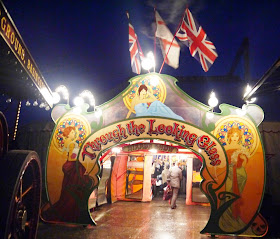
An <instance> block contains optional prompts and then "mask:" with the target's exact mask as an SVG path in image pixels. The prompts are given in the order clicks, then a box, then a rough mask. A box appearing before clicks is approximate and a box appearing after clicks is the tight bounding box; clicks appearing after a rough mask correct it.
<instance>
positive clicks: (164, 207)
mask: <svg viewBox="0 0 280 239" xmlns="http://www.w3.org/2000/svg"><path fill="white" fill-rule="evenodd" d="M209 215H210V207H209V206H187V205H185V198H183V197H179V198H178V200H177V208H176V209H173V210H172V209H171V208H170V206H169V204H168V201H163V200H162V198H156V199H154V200H153V201H152V202H147V203H143V202H124V201H119V202H116V203H114V204H107V205H102V206H101V207H99V208H98V209H97V210H95V211H94V212H93V213H92V217H93V218H94V219H95V221H96V223H97V226H88V227H83V226H69V225H57V224H56V225H52V224H43V223H40V225H39V228H38V235H37V239H54V238H59V239H66V238H73V239H78V238H83V239H93V238H100V239H104V238H113V239H115V238H116V239H118V238H133V239H134V238H135V239H136V238H151V239H153V238H154V239H159V238H160V239H181V238H182V239H183V238H187V239H195V238H210V236H207V235H202V234H200V231H201V230H202V229H203V228H204V227H205V225H206V223H207V222H208V219H209ZM219 238H234V237H227V236H221V237H219ZM238 238H241V237H238Z"/></svg>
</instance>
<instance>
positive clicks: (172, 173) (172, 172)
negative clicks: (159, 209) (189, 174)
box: [168, 163, 183, 209]
mask: <svg viewBox="0 0 280 239" xmlns="http://www.w3.org/2000/svg"><path fill="white" fill-rule="evenodd" d="M182 177H183V176H182V170H181V169H180V164H178V165H175V163H173V167H172V168H171V169H169V173H168V178H169V179H170V185H171V187H172V192H173V194H172V198H171V209H175V208H176V200H177V197H178V192H179V188H180V182H181V180H182Z"/></svg>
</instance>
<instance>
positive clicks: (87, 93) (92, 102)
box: [79, 90, 95, 106]
mask: <svg viewBox="0 0 280 239" xmlns="http://www.w3.org/2000/svg"><path fill="white" fill-rule="evenodd" d="M79 96H80V97H83V98H88V99H89V104H90V105H91V106H95V99H94V96H93V94H92V93H91V92H90V91H89V90H84V91H83V92H82V93H81V94H80V95H79Z"/></svg>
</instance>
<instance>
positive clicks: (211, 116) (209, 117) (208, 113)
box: [206, 111, 214, 119]
mask: <svg viewBox="0 0 280 239" xmlns="http://www.w3.org/2000/svg"><path fill="white" fill-rule="evenodd" d="M206 117H207V119H213V117H214V113H213V112H210V111H209V112H207V113H206Z"/></svg>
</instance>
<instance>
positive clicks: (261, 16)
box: [3, 0, 280, 115]
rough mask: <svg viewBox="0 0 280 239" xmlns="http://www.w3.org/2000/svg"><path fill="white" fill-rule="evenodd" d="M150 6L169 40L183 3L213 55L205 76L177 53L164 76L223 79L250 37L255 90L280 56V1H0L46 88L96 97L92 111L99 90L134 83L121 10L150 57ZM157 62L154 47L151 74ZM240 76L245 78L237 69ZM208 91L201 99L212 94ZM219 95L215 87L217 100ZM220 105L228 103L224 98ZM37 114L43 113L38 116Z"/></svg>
mask: <svg viewBox="0 0 280 239" xmlns="http://www.w3.org/2000/svg"><path fill="white" fill-rule="evenodd" d="M154 2H156V5H157V9H158V11H159V13H160V15H161V16H162V18H163V19H164V20H165V22H166V24H167V25H168V27H169V29H170V30H171V32H172V33H174V32H175V30H176V28H177V25H178V23H179V21H180V18H181V16H182V14H183V12H184V9H185V6H186V4H187V3H188V6H189V9H190V11H191V12H192V13H193V15H194V17H195V18H196V20H197V21H198V22H199V23H200V24H201V25H202V27H203V28H204V30H205V31H206V33H207V34H208V36H209V38H210V39H211V41H212V42H213V43H214V44H215V46H216V49H217V52H218V55H219V56H218V58H217V60H216V62H215V63H214V64H213V66H212V67H211V68H210V70H209V71H208V72H207V73H205V72H204V71H203V70H202V68H201V65H200V64H199V63H198V62H197V61H196V60H195V59H194V58H192V57H191V55H190V53H189V50H188V49H187V48H186V47H184V48H181V55H180V66H179V68H178V69H177V70H174V69H172V68H170V67H169V66H167V65H165V66H164V68H163V71H162V73H164V74H169V75H172V76H175V77H176V76H191V75H201V76H212V75H224V74H227V73H228V71H229V70H230V67H231V64H232V62H233V60H234V57H235V54H236V52H237V50H238V48H239V46H240V45H241V43H242V41H243V39H244V38H245V37H248V38H249V42H250V48H249V50H250V69H251V75H252V79H253V80H252V82H251V84H252V85H253V84H254V83H255V82H256V81H257V79H259V78H260V77H261V76H262V75H263V74H264V73H265V71H266V70H268V68H269V67H270V66H271V65H272V64H273V63H274V62H275V61H276V60H277V59H278V58H279V56H280V46H279V36H280V30H279V29H280V20H279V9H280V1H272V0H271V1H252V0H248V1H241V0H240V1H225V0H216V1H207V0H200V1H194V0H193V1H178V0H176V1H167V0H164V1H142V0H137V1H136V0H127V1H125V0H118V1H87V0H84V1H71V0H59V1H53V0H51V1H50V0H40V1H38V0H28V1H21V0H12V1H10V0H3V3H4V5H5V6H6V8H7V10H8V12H9V13H10V15H11V17H12V19H13V20H14V22H15V24H16V26H17V28H18V30H19V32H20V33H21V35H22V38H23V40H24V41H25V44H26V45H27V47H28V49H29V51H30V52H31V54H32V56H33V58H34V59H35V61H36V63H37V65H38V67H39V69H40V70H41V73H42V74H43V76H44V78H45V80H46V81H47V83H48V84H49V86H50V88H51V89H52V90H54V89H55V88H56V87H57V86H58V85H60V84H64V85H66V86H67V87H68V88H70V93H71V96H72V98H74V96H76V95H78V94H79V93H80V92H81V91H82V90H84V89H89V90H91V91H92V92H93V93H94V94H95V95H96V101H97V104H101V103H103V102H102V101H101V100H100V97H99V95H100V94H102V93H103V92H104V91H106V90H110V89H111V88H113V87H116V86H117V85H118V84H119V83H121V82H123V81H125V80H128V79H129V78H131V77H133V76H135V74H134V73H132V71H131V67H130V55H129V51H128V20H127V17H126V14H125V11H126V10H128V11H129V12H130V17H131V23H132V25H133V26H134V28H135V31H136V33H137V35H138V37H139V41H140V44H141V47H142V50H143V52H144V53H147V52H148V51H150V50H153V44H154V41H153V27H154V25H153V21H154V15H153V7H152V6H153V5H154ZM174 2H175V3H174ZM162 61H163V58H162V55H161V52H160V48H157V71H158V69H159V68H160V65H161V64H162ZM238 73H240V76H241V77H243V74H242V73H243V69H242V68H241V67H240V68H239V69H238ZM244 84H245V83H244ZM211 87H212V88H209V92H202V94H208V93H210V91H211V90H212V89H213V88H214V89H215V86H211ZM190 90H191V89H190ZM219 90H221V89H219V88H218V86H217V90H216V91H217V94H219ZM186 93H188V94H191V92H188V91H186ZM226 101H227V103H230V99H226ZM203 103H207V102H203ZM221 103H222V102H221ZM239 107H240V106H239ZM37 110H38V114H41V113H40V112H41V111H42V110H39V109H37ZM44 114H45V113H44ZM49 114H50V113H48V115H49Z"/></svg>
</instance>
